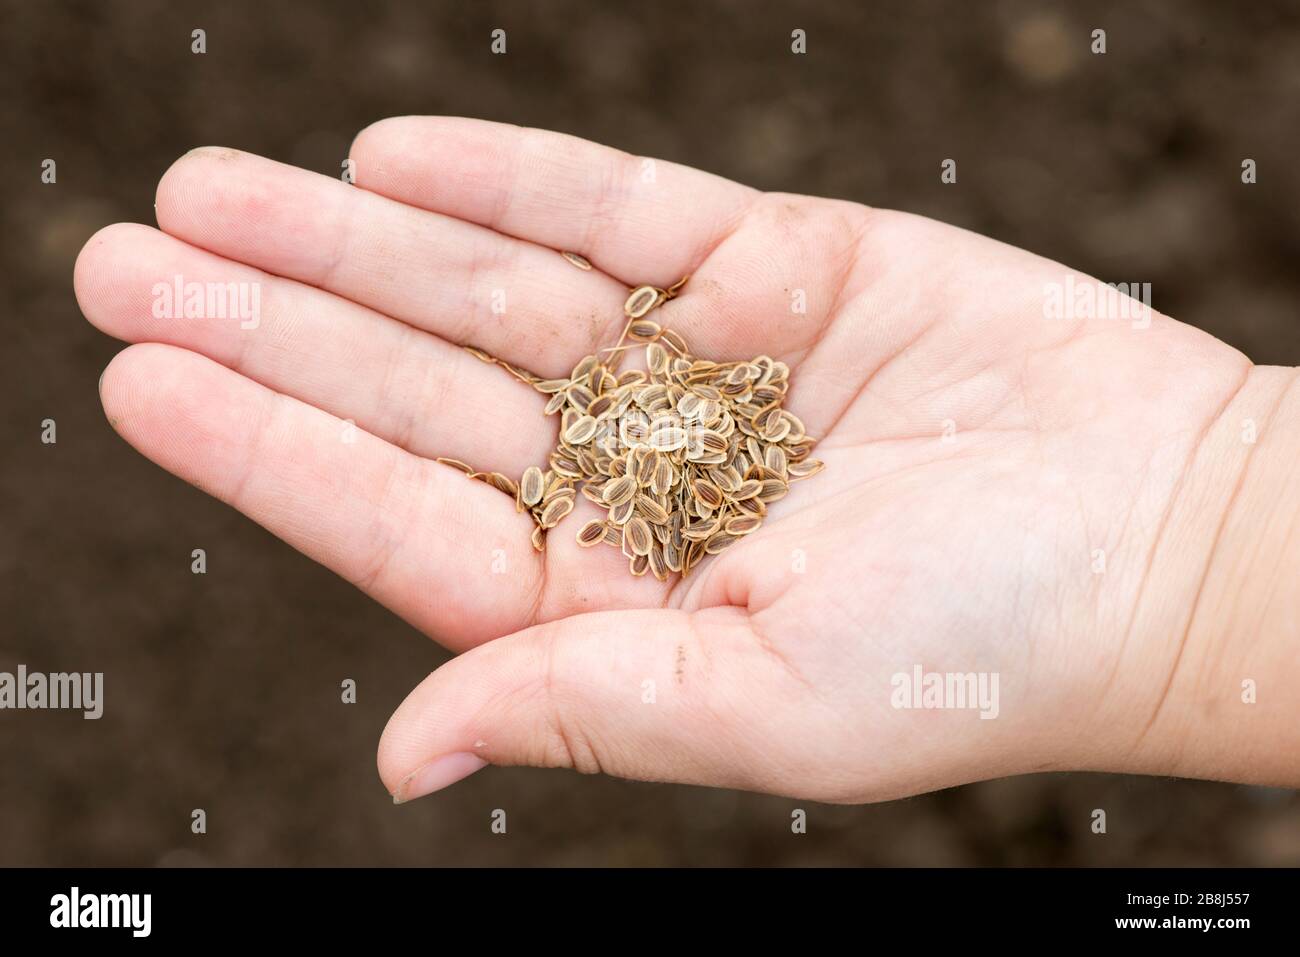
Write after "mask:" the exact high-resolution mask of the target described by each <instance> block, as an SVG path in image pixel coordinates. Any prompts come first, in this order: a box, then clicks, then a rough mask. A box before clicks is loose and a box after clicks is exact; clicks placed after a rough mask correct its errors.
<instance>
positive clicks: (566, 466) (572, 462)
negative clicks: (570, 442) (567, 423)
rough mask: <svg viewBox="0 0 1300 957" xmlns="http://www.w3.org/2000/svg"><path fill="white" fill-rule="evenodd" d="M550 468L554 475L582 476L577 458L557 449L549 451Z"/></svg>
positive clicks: (575, 477)
mask: <svg viewBox="0 0 1300 957" xmlns="http://www.w3.org/2000/svg"><path fill="white" fill-rule="evenodd" d="M551 468H552V469H554V470H555V474H556V475H563V476H564V477H565V478H567V479H580V478H584V476H583V474H582V469H581V468H580V467H579V466H578V460H577V458H576V457H574V456H573V455H570V454H567V453H564V452H561V451H559V450H558V449H557V450H556V451H554V452H552V453H551Z"/></svg>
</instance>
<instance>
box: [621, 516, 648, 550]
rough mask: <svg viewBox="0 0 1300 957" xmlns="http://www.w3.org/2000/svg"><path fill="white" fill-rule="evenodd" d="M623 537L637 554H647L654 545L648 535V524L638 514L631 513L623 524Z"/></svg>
mask: <svg viewBox="0 0 1300 957" xmlns="http://www.w3.org/2000/svg"><path fill="white" fill-rule="evenodd" d="M623 539H624V541H626V542H627V543H628V545H629V547H631V549H632V551H633V553H634V554H637V555H648V554H650V549H651V548H653V547H654V539H653V538H651V537H650V526H649V525H647V524H646V522H645V519H644V518H642V517H641V516H640V515H633V516H632V517H631V518H630V519H628V522H627V524H626V525H624V526H623Z"/></svg>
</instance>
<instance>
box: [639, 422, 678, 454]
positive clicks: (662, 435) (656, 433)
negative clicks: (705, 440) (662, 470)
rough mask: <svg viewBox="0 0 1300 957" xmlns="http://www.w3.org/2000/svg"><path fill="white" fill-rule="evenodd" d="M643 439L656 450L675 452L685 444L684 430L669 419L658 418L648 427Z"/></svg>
mask: <svg viewBox="0 0 1300 957" xmlns="http://www.w3.org/2000/svg"><path fill="white" fill-rule="evenodd" d="M661 423H665V424H661ZM645 441H646V444H647V445H649V446H650V448H652V449H654V450H656V451H658V452H675V451H676V450H677V449H680V448H681V447H682V446H684V445H685V444H686V430H685V429H683V428H682V427H681V426H680V425H677V424H675V423H673V422H671V421H666V420H664V419H659V420H657V421H656V422H655V423H654V425H652V426H651V427H650V434H649V435H648V436H646V440H645Z"/></svg>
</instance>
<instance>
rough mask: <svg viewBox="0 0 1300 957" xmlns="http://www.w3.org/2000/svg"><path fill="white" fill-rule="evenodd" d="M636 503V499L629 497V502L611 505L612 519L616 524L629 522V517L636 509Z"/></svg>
mask: <svg viewBox="0 0 1300 957" xmlns="http://www.w3.org/2000/svg"><path fill="white" fill-rule="evenodd" d="M636 505H637V503H636V501H633V499H630V498H629V499H628V501H627V502H621V503H619V505H612V506H610V521H612V523H614V524H615V525H625V524H627V521H628V519H630V518H632V512H633V511H634V510H636Z"/></svg>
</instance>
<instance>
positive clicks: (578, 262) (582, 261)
mask: <svg viewBox="0 0 1300 957" xmlns="http://www.w3.org/2000/svg"><path fill="white" fill-rule="evenodd" d="M560 255H561V256H563V257H564V258H565V259H567V260H568V261H569V262H571V263H573V265H575V266H577V267H578V268H579V269H590V268H591V263H589V262H588V261H587V257H586V256H579V255H578V254H577V253H571V252H567V251H566V252H562V253H560Z"/></svg>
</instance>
